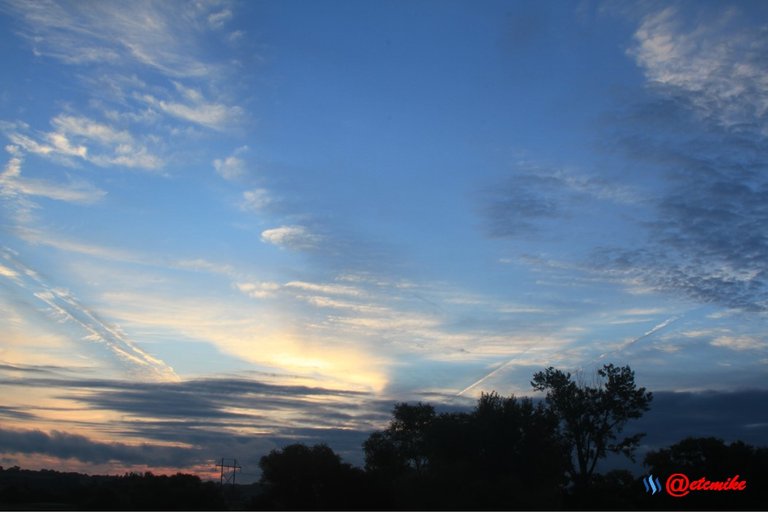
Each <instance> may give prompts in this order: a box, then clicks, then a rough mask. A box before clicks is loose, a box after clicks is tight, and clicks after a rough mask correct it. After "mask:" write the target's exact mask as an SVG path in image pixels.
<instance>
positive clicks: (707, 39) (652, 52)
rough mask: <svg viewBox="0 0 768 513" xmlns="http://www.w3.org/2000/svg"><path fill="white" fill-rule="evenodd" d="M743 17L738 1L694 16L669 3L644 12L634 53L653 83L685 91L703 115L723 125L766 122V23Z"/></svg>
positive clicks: (767, 84) (633, 49)
mask: <svg viewBox="0 0 768 513" xmlns="http://www.w3.org/2000/svg"><path fill="white" fill-rule="evenodd" d="M745 21H748V20H745V17H744V14H743V13H740V12H739V6H738V5H734V6H731V7H728V8H724V6H717V8H716V9H715V10H710V11H708V10H706V9H702V10H701V11H700V12H699V16H698V17H696V18H694V19H690V16H689V14H686V13H684V12H682V11H681V10H680V9H678V8H677V7H676V6H674V5H670V6H668V7H666V8H664V9H663V10H661V11H658V12H654V13H651V14H649V15H647V16H645V18H644V19H643V20H642V23H641V24H640V27H639V28H638V29H637V31H636V32H635V41H636V43H637V44H636V46H634V47H633V48H631V49H630V55H632V56H634V57H635V59H636V60H637V63H638V64H639V65H640V66H641V67H642V69H643V70H644V72H645V74H646V76H647V77H648V80H649V81H651V83H652V84H654V85H657V86H661V87H664V88H668V89H670V90H671V91H672V92H673V94H674V93H678V94H682V95H684V96H685V98H686V99H687V100H688V101H690V104H691V106H692V107H693V108H694V109H696V111H697V112H698V114H699V115H700V116H702V117H703V118H705V119H707V120H709V121H712V122H715V123H717V124H718V125H721V126H724V127H734V126H738V125H743V124H754V123H755V122H757V123H760V124H763V123H765V121H766V115H768V73H766V68H765V52H766V50H767V49H768V42H766V41H767V39H766V35H767V34H766V27H765V26H759V25H757V26H755V25H752V24H746V27H745V23H744V22H745ZM766 135H768V134H766Z"/></svg>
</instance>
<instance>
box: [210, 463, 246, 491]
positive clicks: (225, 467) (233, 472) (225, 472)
mask: <svg viewBox="0 0 768 513" xmlns="http://www.w3.org/2000/svg"><path fill="white" fill-rule="evenodd" d="M227 461H228V460H227ZM216 466H217V467H221V477H220V478H219V486H221V487H222V488H223V487H224V485H225V484H227V483H232V488H234V487H235V477H236V476H237V471H238V470H242V467H241V466H240V465H238V464H237V460H232V464H231V465H230V464H229V463H225V460H224V458H221V463H217V464H216Z"/></svg>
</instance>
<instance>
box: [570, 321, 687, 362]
mask: <svg viewBox="0 0 768 513" xmlns="http://www.w3.org/2000/svg"><path fill="white" fill-rule="evenodd" d="M680 317H681V316H678V315H675V316H673V317H670V318H669V319H667V320H665V321H662V322H660V323H659V324H657V325H656V326H654V327H653V328H651V329H649V330H648V331H646V332H645V333H643V334H642V335H640V336H639V337H637V338H635V339H633V340H630V341H629V342H627V343H626V344H624V345H623V346H621V347H619V348H618V349H614V350H613V351H608V352H607V353H603V354H601V355H600V356H598V357H597V358H595V359H594V360H592V361H591V362H589V363H588V364H587V365H589V364H592V363H595V362H597V361H600V360H602V359H603V358H605V357H606V356H608V355H610V354H616V353H620V352H622V351H626V350H627V349H629V348H630V347H632V346H633V345H635V344H637V343H638V342H640V341H641V340H643V339H646V338H648V337H650V336H651V335H653V334H655V333H656V332H658V331H660V330H663V329H664V328H666V327H667V326H669V325H670V324H672V323H673V322H675V321H677V320H678V319H680ZM582 368H583V367H582Z"/></svg>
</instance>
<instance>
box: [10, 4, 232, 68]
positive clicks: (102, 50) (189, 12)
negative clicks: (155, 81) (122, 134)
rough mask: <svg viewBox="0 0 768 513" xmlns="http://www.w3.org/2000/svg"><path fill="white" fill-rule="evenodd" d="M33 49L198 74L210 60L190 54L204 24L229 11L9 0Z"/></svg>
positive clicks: (77, 60) (218, 22) (221, 19)
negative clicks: (14, 0) (206, 60)
mask: <svg viewBox="0 0 768 513" xmlns="http://www.w3.org/2000/svg"><path fill="white" fill-rule="evenodd" d="M10 8H11V9H12V10H13V11H15V12H16V13H18V14H19V15H20V16H21V19H22V20H23V25H22V30H23V33H24V34H25V35H26V36H27V37H28V38H29V40H30V42H31V44H32V45H33V47H34V49H35V52H36V53H38V54H40V55H45V56H50V57H53V58H56V59H60V60H62V61H64V62H66V63H69V64H89V63H99V64H109V65H116V66H121V65H122V66H124V65H126V64H131V63H139V64H141V65H144V66H147V67H150V68H154V69H156V70H159V71H161V72H162V73H165V74H168V75H170V76H176V77H199V76H202V75H205V74H207V73H209V72H210V71H211V65H210V64H209V63H206V62H205V61H204V60H202V59H199V58H197V57H195V55H196V50H197V49H198V48H199V45H200V38H202V37H204V34H205V31H206V30H207V29H209V28H212V27H213V28H220V27H221V26H222V25H223V24H224V23H225V22H226V21H227V19H229V17H230V16H227V15H226V10H223V9H221V8H217V7H216V6H215V5H214V4H207V3H206V4H205V5H204V4H202V3H201V4H179V3H163V4H157V3H154V2H135V3H132V4H131V5H127V4H120V3H111V2H98V3H95V4H82V3H79V2H56V1H48V2H43V3H26V2H18V3H11V4H10Z"/></svg>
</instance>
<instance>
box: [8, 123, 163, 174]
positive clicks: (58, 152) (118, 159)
mask: <svg viewBox="0 0 768 513" xmlns="http://www.w3.org/2000/svg"><path fill="white" fill-rule="evenodd" d="M51 124H52V125H53V127H54V130H53V131H51V132H36V131H31V130H29V129H28V128H27V127H26V126H25V125H22V124H16V125H13V124H12V125H8V126H7V127H6V130H7V136H8V138H9V139H10V141H11V142H12V143H13V144H14V145H16V146H17V147H18V148H20V149H21V150H23V151H24V152H26V153H31V154H36V155H40V156H43V157H48V158H52V159H56V160H59V161H62V162H64V163H71V162H74V161H73V159H76V160H79V161H85V162H90V163H92V164H95V165H97V166H100V167H108V166H123V167H128V168H140V169H158V168H160V167H162V166H163V159H162V158H160V157H159V156H157V155H154V154H153V153H152V152H151V151H150V150H149V149H148V148H147V147H146V146H145V145H143V144H141V143H139V142H137V141H136V140H135V138H134V137H133V136H132V135H131V134H130V133H129V132H128V131H126V130H118V129H116V128H114V127H112V126H109V125H107V124H105V123H100V122H97V121H95V120H92V119H89V118H86V117H84V116H72V115H65V114H61V115H58V116H56V117H54V118H53V119H52V120H51Z"/></svg>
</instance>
